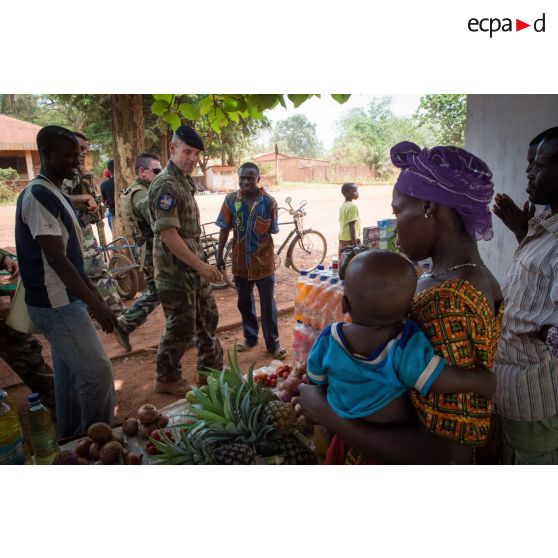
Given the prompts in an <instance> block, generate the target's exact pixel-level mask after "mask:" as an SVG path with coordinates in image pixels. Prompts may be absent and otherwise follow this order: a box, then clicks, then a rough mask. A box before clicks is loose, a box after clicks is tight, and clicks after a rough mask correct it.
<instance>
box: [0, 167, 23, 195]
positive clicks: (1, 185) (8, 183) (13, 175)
mask: <svg viewBox="0 0 558 558" xmlns="http://www.w3.org/2000/svg"><path fill="white" fill-rule="evenodd" d="M18 178H19V174H18V173H17V171H16V170H15V169H0V203H7V202H10V203H11V202H13V201H14V199H15V198H16V197H17V195H18V193H19V192H18V191H17V188H16V182H15V181H16V180H17V179H18Z"/></svg>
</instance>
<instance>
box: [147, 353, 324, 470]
mask: <svg viewBox="0 0 558 558" xmlns="http://www.w3.org/2000/svg"><path fill="white" fill-rule="evenodd" d="M206 374H207V376H208V377H207V386H203V387H202V388H195V387H194V388H193V389H192V391H191V392H188V394H187V399H188V401H189V402H190V409H189V413H188V415H187V416H186V419H187V424H183V425H180V426H177V427H174V429H173V435H174V438H175V439H174V440H172V439H171V438H169V437H168V436H165V435H164V434H162V436H161V440H160V441H158V440H154V439H151V442H152V444H153V445H154V446H155V448H156V450H157V451H158V452H159V453H158V454H156V455H154V456H152V457H150V458H149V460H150V461H152V462H156V463H161V464H169V465H170V464H175V465H178V464H184V465H255V464H265V463H274V464H282V465H310V464H316V463H317V460H316V455H315V453H314V451H313V450H312V449H311V446H310V442H309V441H308V440H307V439H306V438H305V437H304V436H303V434H302V433H301V432H300V430H299V427H298V423H297V420H296V414H295V412H294V409H293V408H292V407H291V406H290V405H288V404H286V403H283V402H281V401H280V400H279V399H278V397H277V396H276V395H275V394H274V393H273V392H272V391H271V390H270V389H269V388H266V387H265V386H263V385H258V384H256V383H255V382H254V375H253V367H251V368H250V370H249V371H248V374H247V375H246V377H244V375H243V372H242V369H241V368H240V365H239V362H238V356H237V353H236V347H235V350H234V352H233V355H232V356H231V355H230V353H229V354H227V365H226V366H225V367H224V368H223V370H221V371H219V370H210V371H209V372H206Z"/></svg>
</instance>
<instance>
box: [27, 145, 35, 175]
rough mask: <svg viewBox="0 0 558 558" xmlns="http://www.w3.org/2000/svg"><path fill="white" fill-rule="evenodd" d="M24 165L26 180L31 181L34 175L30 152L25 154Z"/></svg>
mask: <svg viewBox="0 0 558 558" xmlns="http://www.w3.org/2000/svg"><path fill="white" fill-rule="evenodd" d="M25 164H26V166H27V178H28V180H33V179H34V178H35V173H34V172H33V155H31V151H26V152H25Z"/></svg>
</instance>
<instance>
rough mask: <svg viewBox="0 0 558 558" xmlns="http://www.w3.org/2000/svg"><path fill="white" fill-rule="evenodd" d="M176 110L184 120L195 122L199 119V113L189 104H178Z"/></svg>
mask: <svg viewBox="0 0 558 558" xmlns="http://www.w3.org/2000/svg"><path fill="white" fill-rule="evenodd" d="M178 110H179V111H180V113H181V114H182V116H183V117H184V118H186V120H197V119H198V118H199V117H200V111H199V110H198V108H197V107H195V106H194V105H193V104H191V103H180V104H179V105H178Z"/></svg>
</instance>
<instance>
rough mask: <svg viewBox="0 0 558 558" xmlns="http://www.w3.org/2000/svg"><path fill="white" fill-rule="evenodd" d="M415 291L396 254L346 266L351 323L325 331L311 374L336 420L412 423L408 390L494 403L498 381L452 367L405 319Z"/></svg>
mask: <svg viewBox="0 0 558 558" xmlns="http://www.w3.org/2000/svg"><path fill="white" fill-rule="evenodd" d="M416 286H417V275H416V272H415V270H414V267H413V265H412V264H411V263H410V262H409V261H408V260H407V259H405V258H404V257H403V256H400V255H399V254H395V253H393V252H388V251H381V250H368V251H366V252H363V253H361V254H359V255H357V256H355V257H354V258H353V259H352V261H351V263H350V264H349V266H348V267H347V271H346V275H345V296H344V297H343V301H342V304H343V311H344V312H348V313H349V314H350V315H351V319H352V323H333V324H331V325H329V326H327V327H326V328H325V329H324V330H323V331H322V333H321V334H320V336H319V337H318V339H317V340H316V342H315V343H314V346H313V347H312V350H311V351H310V356H309V358H308V363H307V370H306V373H307V375H308V379H309V380H310V382H312V383H314V384H321V385H327V386H328V388H327V400H328V403H329V405H330V406H331V407H332V408H333V409H334V411H335V412H336V413H337V415H338V416H340V417H343V418H348V419H358V418H362V419H365V420H368V421H371V422H383V423H386V422H390V423H392V422H393V423H395V422H406V421H407V420H408V419H409V417H411V416H413V410H412V408H411V407H410V405H409V400H408V398H407V397H405V396H404V394H405V393H406V392H407V391H408V390H409V389H415V390H417V391H418V392H419V393H420V394H422V395H426V394H427V393H429V392H433V393H470V392H471V393H477V394H479V395H481V396H482V397H485V398H487V399H491V398H492V394H493V391H494V388H495V385H496V377H495V374H492V373H491V372H489V371H488V370H471V369H462V368H452V367H448V366H446V364H445V361H444V360H443V359H442V358H441V357H439V356H437V355H436V354H435V353H434V349H433V348H432V345H431V344H430V342H429V341H428V339H427V338H426V336H425V335H424V333H422V331H421V330H420V328H419V327H418V326H417V325H416V324H415V323H414V322H413V321H411V320H409V319H407V317H408V315H409V310H410V307H411V302H412V299H413V296H414V294H415V290H416Z"/></svg>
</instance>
